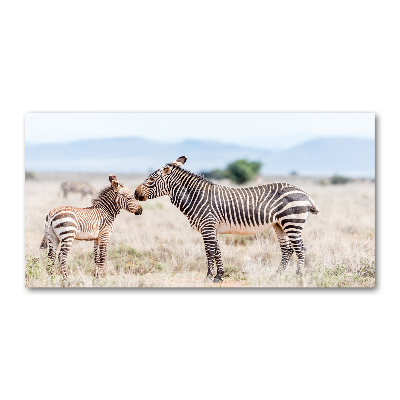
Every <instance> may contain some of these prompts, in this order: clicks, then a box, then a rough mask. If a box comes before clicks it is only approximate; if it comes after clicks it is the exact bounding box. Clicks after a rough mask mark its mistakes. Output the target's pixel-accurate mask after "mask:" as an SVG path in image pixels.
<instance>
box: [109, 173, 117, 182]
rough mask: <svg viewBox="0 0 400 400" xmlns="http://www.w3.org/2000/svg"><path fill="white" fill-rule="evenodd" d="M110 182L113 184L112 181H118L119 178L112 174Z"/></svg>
mask: <svg viewBox="0 0 400 400" xmlns="http://www.w3.org/2000/svg"><path fill="white" fill-rule="evenodd" d="M108 180H109V181H110V182H112V181H118V179H117V177H116V176H115V175H114V174H110V176H109V177H108Z"/></svg>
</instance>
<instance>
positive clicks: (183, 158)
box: [171, 156, 187, 167]
mask: <svg viewBox="0 0 400 400" xmlns="http://www.w3.org/2000/svg"><path fill="white" fill-rule="evenodd" d="M186 160H187V157H186V156H181V157H179V158H178V159H176V160H175V161H174V162H172V163H171V165H174V166H175V167H182V165H183V164H185V162H186Z"/></svg>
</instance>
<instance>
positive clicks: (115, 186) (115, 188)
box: [111, 180, 121, 192]
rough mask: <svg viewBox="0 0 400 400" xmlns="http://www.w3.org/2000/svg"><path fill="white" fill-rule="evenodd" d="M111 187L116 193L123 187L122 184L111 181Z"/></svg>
mask: <svg viewBox="0 0 400 400" xmlns="http://www.w3.org/2000/svg"><path fill="white" fill-rule="evenodd" d="M111 187H112V188H113V190H114V191H115V192H118V189H119V188H120V187H121V185H120V183H119V182H118V181H116V180H111Z"/></svg>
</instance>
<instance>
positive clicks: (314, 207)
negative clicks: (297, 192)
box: [308, 196, 319, 214]
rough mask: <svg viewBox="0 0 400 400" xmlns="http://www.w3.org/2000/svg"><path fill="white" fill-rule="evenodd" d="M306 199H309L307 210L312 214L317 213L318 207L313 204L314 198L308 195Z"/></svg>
mask: <svg viewBox="0 0 400 400" xmlns="http://www.w3.org/2000/svg"><path fill="white" fill-rule="evenodd" d="M308 199H309V201H310V205H309V206H308V211H310V212H311V213H312V214H318V213H319V208H318V206H317V205H316V204H315V202H314V200H313V199H312V198H311V197H310V196H308Z"/></svg>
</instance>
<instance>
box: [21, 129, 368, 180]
mask: <svg viewBox="0 0 400 400" xmlns="http://www.w3.org/2000/svg"><path fill="white" fill-rule="evenodd" d="M181 155H186V156H187V157H188V161H187V163H186V165H185V167H186V168H187V169H188V170H190V171H193V172H197V173H198V172H201V171H210V170H212V169H215V168H224V167H225V166H226V165H227V164H228V163H229V162H232V161H235V160H237V159H240V158H247V159H249V160H252V161H261V162H262V163H263V168H262V173H263V174H267V175H270V174H288V173H290V172H292V171H296V172H297V173H299V174H302V175H311V176H323V175H330V174H334V173H338V174H343V175H348V176H365V177H373V176H374V175H375V140H373V139H359V138H343V137H334V138H333V137H332V138H320V139H314V140H310V141H307V142H304V143H302V144H299V145H296V146H293V147H291V148H289V149H285V150H281V151H272V150H266V149H261V148H258V147H257V143H254V142H252V143H249V146H248V147H247V146H239V145H234V144H226V143H219V142H210V141H201V140H186V141H183V142H180V143H162V142H155V141H152V140H148V139H143V138H138V137H132V138H110V139H96V140H82V141H77V142H72V143H47V144H26V146H25V169H26V170H31V171H74V172H107V173H110V172H112V173H118V172H135V173H148V172H150V171H153V170H155V169H157V168H159V167H162V166H164V165H165V164H166V163H168V162H171V161H174V160H175V159H176V158H178V157H180V156H181Z"/></svg>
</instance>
